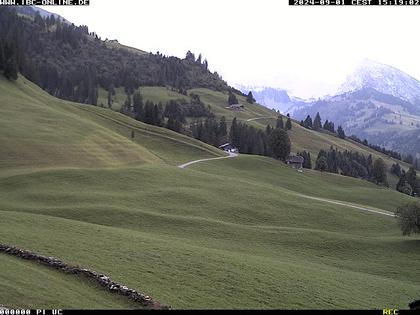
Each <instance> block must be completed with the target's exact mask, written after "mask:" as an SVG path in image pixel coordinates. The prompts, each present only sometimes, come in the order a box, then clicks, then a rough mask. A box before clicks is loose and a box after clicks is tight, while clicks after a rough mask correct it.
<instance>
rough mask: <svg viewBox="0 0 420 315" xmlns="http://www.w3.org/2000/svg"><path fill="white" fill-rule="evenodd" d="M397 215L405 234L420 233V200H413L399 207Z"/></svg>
mask: <svg viewBox="0 0 420 315" xmlns="http://www.w3.org/2000/svg"><path fill="white" fill-rule="evenodd" d="M395 216H396V217H397V218H398V221H399V224H400V227H401V231H402V233H403V235H410V234H411V233H420V202H418V201H412V202H410V203H408V204H406V205H404V206H402V207H399V208H397V210H396V211H395Z"/></svg>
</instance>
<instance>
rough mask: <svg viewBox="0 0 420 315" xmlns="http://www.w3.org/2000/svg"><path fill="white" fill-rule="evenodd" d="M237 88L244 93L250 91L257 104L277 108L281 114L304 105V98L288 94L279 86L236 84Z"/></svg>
mask: <svg viewBox="0 0 420 315" xmlns="http://www.w3.org/2000/svg"><path fill="white" fill-rule="evenodd" d="M237 88H238V89H239V90H240V91H241V92H242V93H245V94H247V93H248V92H249V91H251V92H252V95H253V96H254V98H255V99H256V101H257V102H258V103H259V104H261V105H264V106H265V107H268V108H270V109H273V108H274V109H275V110H279V111H280V112H281V113H283V114H286V113H289V112H290V113H291V112H292V111H293V110H295V109H297V108H300V107H301V106H305V105H306V102H305V100H303V99H301V98H298V97H293V96H290V95H289V94H288V93H287V91H286V90H284V89H280V88H273V87H255V86H254V87H253V86H244V85H238V86H237Z"/></svg>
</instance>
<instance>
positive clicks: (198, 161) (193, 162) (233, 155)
mask: <svg viewBox="0 0 420 315" xmlns="http://www.w3.org/2000/svg"><path fill="white" fill-rule="evenodd" d="M227 154H228V155H227V156H221V157H216V158H208V159H201V160H194V161H190V162H187V163H185V164H181V165H178V167H179V168H186V167H188V166H190V165H192V164H195V163H200V162H205V161H212V160H222V159H229V158H234V157H237V156H238V154H237V153H232V152H227Z"/></svg>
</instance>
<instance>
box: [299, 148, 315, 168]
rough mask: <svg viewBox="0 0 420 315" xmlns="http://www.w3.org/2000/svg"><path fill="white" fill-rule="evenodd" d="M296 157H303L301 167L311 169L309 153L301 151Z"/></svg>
mask: <svg viewBox="0 0 420 315" xmlns="http://www.w3.org/2000/svg"><path fill="white" fill-rule="evenodd" d="M297 155H299V156H301V157H303V159H304V160H303V165H302V166H303V167H304V168H308V169H311V168H312V161H311V154H310V153H309V152H306V151H303V152H298V153H297Z"/></svg>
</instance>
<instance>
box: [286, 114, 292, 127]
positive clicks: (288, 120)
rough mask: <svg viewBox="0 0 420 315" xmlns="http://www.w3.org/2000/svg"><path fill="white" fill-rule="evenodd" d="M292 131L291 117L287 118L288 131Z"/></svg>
mask: <svg viewBox="0 0 420 315" xmlns="http://www.w3.org/2000/svg"><path fill="white" fill-rule="evenodd" d="M291 129H292V121H291V119H290V117H287V121H286V130H291Z"/></svg>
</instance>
